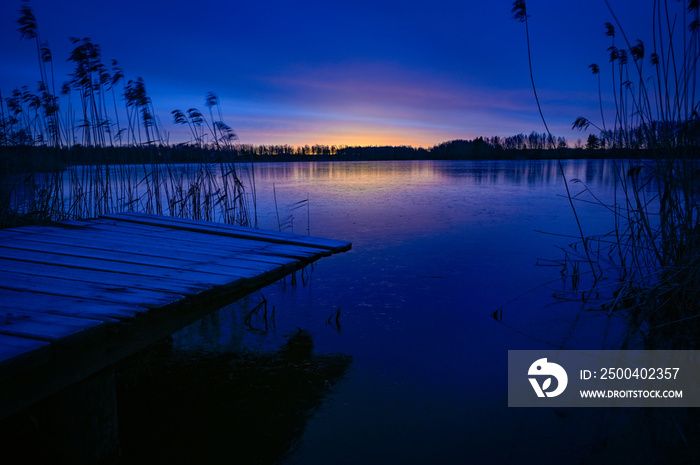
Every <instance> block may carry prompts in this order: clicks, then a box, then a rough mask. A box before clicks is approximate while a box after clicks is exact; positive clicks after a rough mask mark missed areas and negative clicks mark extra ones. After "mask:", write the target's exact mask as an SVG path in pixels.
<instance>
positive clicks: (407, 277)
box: [122, 161, 693, 464]
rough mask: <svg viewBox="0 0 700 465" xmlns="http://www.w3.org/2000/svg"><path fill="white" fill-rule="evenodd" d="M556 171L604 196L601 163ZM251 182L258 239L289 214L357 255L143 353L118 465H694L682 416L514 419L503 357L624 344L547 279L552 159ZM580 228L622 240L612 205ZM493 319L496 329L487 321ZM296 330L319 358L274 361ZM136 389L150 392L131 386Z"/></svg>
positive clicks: (567, 227)
mask: <svg viewBox="0 0 700 465" xmlns="http://www.w3.org/2000/svg"><path fill="white" fill-rule="evenodd" d="M565 167H566V172H567V177H568V178H570V179H572V178H577V179H580V180H581V181H583V182H585V183H586V185H587V186H588V187H590V188H591V189H592V190H593V191H594V192H596V194H597V195H598V196H600V197H602V198H605V197H606V196H607V197H608V198H609V196H610V195H611V192H612V176H611V173H610V169H611V166H610V165H609V164H606V163H604V162H598V161H595V162H594V161H590V162H589V161H576V162H567V163H566V164H565ZM241 168H242V173H244V174H243V177H244V180H246V179H247V177H248V176H249V175H250V170H254V180H255V185H256V190H257V211H258V217H259V225H260V227H263V228H270V229H277V228H278V217H279V222H284V223H286V224H287V225H290V224H293V230H294V232H296V233H303V234H306V233H307V232H310V233H311V234H312V235H315V236H325V237H331V238H337V239H343V240H347V241H351V242H352V243H353V249H352V250H351V251H350V252H348V253H345V254H342V255H339V256H334V257H330V258H324V259H322V260H321V261H320V262H318V263H317V264H316V266H315V267H314V268H313V270H312V271H311V270H310V273H309V276H308V277H309V278H310V279H308V281H307V279H306V278H307V276H306V275H304V276H301V275H299V274H297V285H296V286H292V285H291V280H290V279H288V280H287V281H286V283H279V284H275V285H273V286H270V287H268V288H265V289H263V290H262V291H261V292H258V293H255V294H253V295H252V296H250V297H249V298H248V299H246V300H245V301H243V302H239V303H236V304H233V305H230V306H227V307H224V308H222V309H221V310H219V311H218V312H216V313H214V314H213V315H212V316H211V317H209V318H206V319H204V320H202V321H200V322H198V323H196V324H194V325H192V326H191V327H188V328H186V329H184V330H183V331H181V332H179V333H177V334H175V335H174V336H173V338H172V341H170V342H169V343H166V344H165V346H166V347H165V348H163V349H162V350H158V349H154V350H153V351H151V352H150V354H146V355H142V358H146V359H147V360H145V361H143V360H141V361H140V362H139V363H137V364H136V365H137V367H136V368H133V370H132V372H130V373H131V375H129V376H131V378H130V377H129V376H126V378H127V381H129V382H127V383H126V384H127V387H126V388H124V389H123V390H124V392H125V394H124V396H125V402H124V405H125V407H124V409H125V411H124V412H123V414H122V425H123V435H124V440H123V444H124V463H140V462H150V463H155V462H153V460H158V463H184V462H188V463H275V462H282V463H289V464H328V463H333V464H356V463H363V464H386V463H397V464H432V463H445V464H472V463H473V464H478V463H483V464H492V463H542V462H548V463H674V462H680V461H681V459H680V458H683V459H684V460H685V459H686V458H688V457H692V454H693V452H692V450H691V449H692V444H693V442H692V438H688V437H686V436H687V435H688V434H689V432H692V428H691V429H688V428H687V426H686V425H687V424H688V415H689V412H687V411H678V410H673V409H665V410H661V409H659V410H653V409H515V408H508V407H507V397H506V391H507V378H506V363H507V351H508V350H509V349H540V348H541V349H550V348H552V346H553V345H554V346H564V347H566V348H590V349H599V348H603V347H605V348H614V347H616V346H617V344H619V342H620V331H619V328H620V324H619V322H617V321H614V320H613V321H610V320H608V319H607V318H606V317H605V316H603V315H600V314H597V313H587V314H584V315H579V314H578V313H577V312H576V311H575V308H576V306H571V305H568V306H567V305H564V304H555V303H554V300H553V299H552V298H551V294H552V293H553V292H554V290H558V289H561V288H562V286H563V285H564V284H563V283H562V282H561V279H560V278H561V275H560V273H559V271H560V270H559V269H558V268H554V267H542V266H536V264H537V261H538V259H543V258H544V259H559V258H561V252H560V251H559V250H558V249H557V248H556V246H566V245H567V244H568V243H570V242H573V240H570V239H566V238H563V237H560V236H553V235H549V234H544V233H542V232H537V230H541V231H546V232H550V233H556V234H577V229H576V225H575V222H574V219H573V215H572V213H571V210H570V207H569V204H568V201H567V199H566V198H564V197H562V196H563V195H564V194H565V190H564V186H563V183H562V180H561V177H560V175H559V172H558V167H557V165H556V163H555V162H549V161H528V162H525V161H522V162H519V161H505V162H427V161H426V162H358V163H352V162H347V163H307V164H258V165H255V166H254V167H252V168H251V167H241ZM246 173H247V174H246ZM582 185H583V184H581V183H574V184H572V188H573V189H575V192H578V191H580V190H581V189H582ZM273 186H274V193H275V194H276V198H277V206H276V207H275V201H274V196H273ZM306 199H308V202H301V201H303V200H306ZM297 202H301V203H299V204H296V203H297ZM295 204H296V205H295ZM299 205H301V207H300V208H296V209H294V207H295V206H299ZM579 213H580V216H581V219H582V223H583V227H584V229H585V231H584V232H585V233H586V234H592V233H596V232H604V231H607V230H610V229H612V218H611V217H610V216H609V215H608V214H606V213H605V211H604V210H603V209H601V208H598V207H595V206H593V205H590V204H586V203H581V204H579ZM290 215H292V216H293V222H290V221H285V219H286V218H288V217H289V216H290ZM307 230H308V231H307ZM302 278H303V279H302ZM304 281H306V282H305V284H304ZM545 283H550V284H549V285H548V286H544V287H539V288H538V286H541V285H543V284H545ZM532 289H535V290H534V291H532V292H529V293H527V294H525V295H524V296H523V297H521V298H519V299H516V300H514V301H512V302H510V301H511V299H514V298H516V297H517V296H520V295H521V294H523V293H526V292H527V291H530V290H532ZM263 296H264V298H265V299H267V302H268V312H267V321H266V320H265V318H263V317H262V310H261V311H260V312H258V313H257V314H255V315H253V316H251V318H250V319H249V321H248V322H247V323H248V324H246V314H247V312H249V311H250V309H252V308H253V307H254V306H255V305H256V304H257V303H258V302H260V301H262V299H263ZM273 306H274V318H273V317H272V307H273ZM500 307H503V320H502V323H499V322H498V321H496V320H494V319H493V318H492V317H491V314H492V313H493V312H494V311H495V310H496V309H498V308H500ZM338 309H340V318H339V319H338V320H337V321H336V319H335V315H336V314H337V310H338ZM297 328H302V329H303V330H305V331H307V332H308V333H309V334H310V335H311V337H312V338H313V342H314V353H315V354H317V357H316V358H315V359H313V360H312V361H306V362H299V363H296V362H294V363H292V362H289V363H288V362H287V361H280V357H279V356H278V354H275V353H274V351H276V350H277V349H279V347H280V346H282V344H284V342H285V341H286V340H287V338H288V337H289V336H290V335H291V334H294V333H296V332H298V330H297ZM304 334H305V333H304ZM333 354H344V356H343V357H340V356H338V357H334V356H333ZM144 367H145V368H144ZM164 367H165V368H164ZM127 372H128V370H127ZM134 372H135V373H137V374H136V375H134V374H133V373H134ZM132 375H133V376H132ZM135 378H138V379H139V380H140V381H139V382H133V383H132V384H134V385H137V386H140V387H130V386H131V384H130V382H131V381H133V380H134V379H135ZM159 402H160V405H159ZM680 431H683V432H684V434H685V435H686V436H684V435H683V434H681V433H680ZM684 440H687V441H688V442H690V444H688V443H686V442H684ZM679 451H680V452H679Z"/></svg>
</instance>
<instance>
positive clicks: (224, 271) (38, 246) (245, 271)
mask: <svg viewBox="0 0 700 465" xmlns="http://www.w3.org/2000/svg"><path fill="white" fill-rule="evenodd" d="M0 248H2V249H17V250H23V251H32V252H45V253H52V254H57V255H69V256H73V257H82V258H97V259H100V260H106V261H116V262H122V263H130V264H142V263H147V264H149V265H156V266H160V267H163V268H172V269H177V270H183V269H184V270H192V271H205V272H208V273H215V274H221V275H224V276H234V277H239V278H245V277H254V276H255V275H257V274H258V272H260V271H264V270H272V269H274V268H276V265H274V264H267V265H266V266H265V267H263V268H261V269H260V270H251V269H249V268H243V267H242V266H239V265H245V264H246V263H243V262H242V261H237V260H236V259H235V258H228V259H227V260H226V262H225V263H223V262H222V263H217V262H214V261H206V260H203V261H197V260H180V259H175V258H167V257H158V256H152V255H144V254H138V253H131V252H128V251H112V250H104V249H96V248H90V247H81V246H75V245H59V244H46V243H42V242H32V241H24V240H21V239H9V240H5V241H3V242H2V243H0ZM261 267H262V265H261Z"/></svg>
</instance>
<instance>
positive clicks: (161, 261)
mask: <svg viewBox="0 0 700 465" xmlns="http://www.w3.org/2000/svg"><path fill="white" fill-rule="evenodd" d="M350 247H351V244H350V243H348V242H342V241H336V240H329V239H321V238H314V237H308V236H300V235H294V234H287V233H281V232H274V231H263V230H256V229H252V228H243V227H236V226H230V225H224V224H218V223H209V222H203V221H194V220H187V219H181V218H173V217H163V216H156V215H146V214H136V213H120V214H113V215H105V216H102V217H100V218H99V219H92V220H82V221H68V222H64V223H60V224H57V225H55V226H25V227H20V228H15V229H8V230H4V231H0V420H2V419H5V418H7V417H8V416H10V415H12V414H13V413H16V412H18V411H20V410H21V409H24V408H25V407H28V406H30V405H32V404H34V403H36V402H37V401H39V400H42V399H44V398H46V397H48V396H51V395H54V394H56V393H59V392H65V391H66V390H70V389H83V391H84V390H85V388H84V387H80V386H81V383H82V385H86V383H87V385H90V384H91V383H92V384H94V381H92V380H94V379H98V380H99V381H98V384H100V383H101V384H100V385H102V386H105V385H106V386H107V391H109V390H110V384H113V372H111V374H110V371H109V370H110V367H112V366H113V364H114V363H115V362H117V361H119V360H121V359H123V358H124V357H127V356H129V355H131V354H134V353H135V352H137V351H139V350H141V349H143V348H145V347H147V346H149V345H150V344H152V343H154V342H156V341H158V340H160V339H162V338H164V337H167V336H168V335H170V334H172V333H173V332H175V331H177V330H179V329H180V328H182V327H184V326H186V325H188V324H190V323H192V322H194V321H196V320H197V319H199V318H201V317H203V316H204V315H206V314H207V313H210V312H211V311H213V310H216V309H217V308H219V307H220V306H221V305H222V303H225V302H232V301H234V300H236V299H239V298H241V297H243V296H245V295H248V294H250V293H251V292H254V291H255V290H258V289H260V288H262V287H264V286H266V285H268V284H271V283H273V282H275V281H278V280H279V279H281V278H282V277H284V276H286V275H288V274H289V273H291V272H293V271H295V270H299V269H301V268H303V267H304V266H306V265H308V264H309V263H311V262H313V261H315V260H317V259H319V258H321V257H324V256H328V255H331V254H334V253H339V252H344V251H347V250H349V249H350ZM105 372H107V375H104V373H105ZM76 386H77V388H76ZM101 389H102V388H101ZM112 390H113V389H112ZM76 392H82V391H76ZM79 395H81V396H82V394H79ZM110 395H113V393H112V394H110ZM63 397H64V400H65V397H66V396H63ZM109 402H111V401H109V400H108V403H109ZM93 408H94V406H93ZM107 429H109V425H108V426H107ZM106 434H113V433H109V432H108V433H106ZM88 461H89V460H88Z"/></svg>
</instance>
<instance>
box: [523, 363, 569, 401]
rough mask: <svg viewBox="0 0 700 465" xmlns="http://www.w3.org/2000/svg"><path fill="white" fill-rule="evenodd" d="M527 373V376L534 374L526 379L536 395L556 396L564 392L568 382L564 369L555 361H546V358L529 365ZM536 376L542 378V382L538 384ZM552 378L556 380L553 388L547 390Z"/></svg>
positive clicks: (550, 385)
mask: <svg viewBox="0 0 700 465" xmlns="http://www.w3.org/2000/svg"><path fill="white" fill-rule="evenodd" d="M527 374H528V376H535V377H534V378H528V379H529V380H530V384H532V388H533V389H534V390H535V393H536V394H537V397H545V396H546V397H556V396H558V395H559V394H561V393H562V392H564V389H566V384H567V383H568V382H569V377H568V376H567V375H566V370H564V369H563V368H562V367H561V366H560V365H557V364H556V363H551V362H548V361H547V359H546V358H541V359H539V360H537V361H536V362H535V363H533V364H532V365H530V369H529V370H528V371H527ZM538 378H541V379H542V384H540V382H539V381H538ZM552 378H554V379H556V380H557V384H556V388H555V389H553V390H549V389H550V388H551V387H552Z"/></svg>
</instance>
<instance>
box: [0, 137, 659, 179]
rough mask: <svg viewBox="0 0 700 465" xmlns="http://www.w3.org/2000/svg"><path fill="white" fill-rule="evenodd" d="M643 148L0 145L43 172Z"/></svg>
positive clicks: (484, 142) (480, 140)
mask: <svg viewBox="0 0 700 465" xmlns="http://www.w3.org/2000/svg"><path fill="white" fill-rule="evenodd" d="M646 157H651V154H648V153H646V151H645V150H643V149H636V150H631V149H620V148H613V149H611V148H605V149H603V148H601V144H599V143H598V140H597V138H595V136H590V137H589V138H588V141H587V143H586V144H585V145H583V144H578V146H576V147H569V146H567V144H566V141H565V140H564V138H558V139H557V140H556V144H552V143H548V141H547V136H546V134H539V133H536V132H532V133H531V134H529V135H525V134H517V135H515V136H511V137H498V136H496V137H490V138H484V137H477V138H476V139H473V140H452V141H448V142H443V143H441V144H439V145H436V146H434V147H431V148H422V147H418V148H416V147H410V146H367V147H359V146H343V145H340V146H336V145H319V144H315V145H303V146H296V147H294V146H291V145H244V144H235V145H233V144H232V145H228V146H226V147H222V146H219V147H216V146H214V145H206V144H205V145H191V144H179V145H172V144H169V145H149V146H112V147H110V146H101V147H95V146H87V147H85V146H82V145H80V144H77V145H74V146H71V147H58V148H57V147H49V146H45V145H44V146H29V145H15V146H4V147H3V146H0V162H2V163H1V164H2V165H3V166H4V168H5V169H10V170H11V171H16V170H17V169H19V170H23V169H29V170H43V169H49V170H50V169H55V168H57V167H60V166H67V165H77V164H81V165H89V164H104V163H106V164H124V163H134V164H139V163H194V162H219V161H226V162H236V161H239V162H287V161H363V160H523V159H549V158H646Z"/></svg>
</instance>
